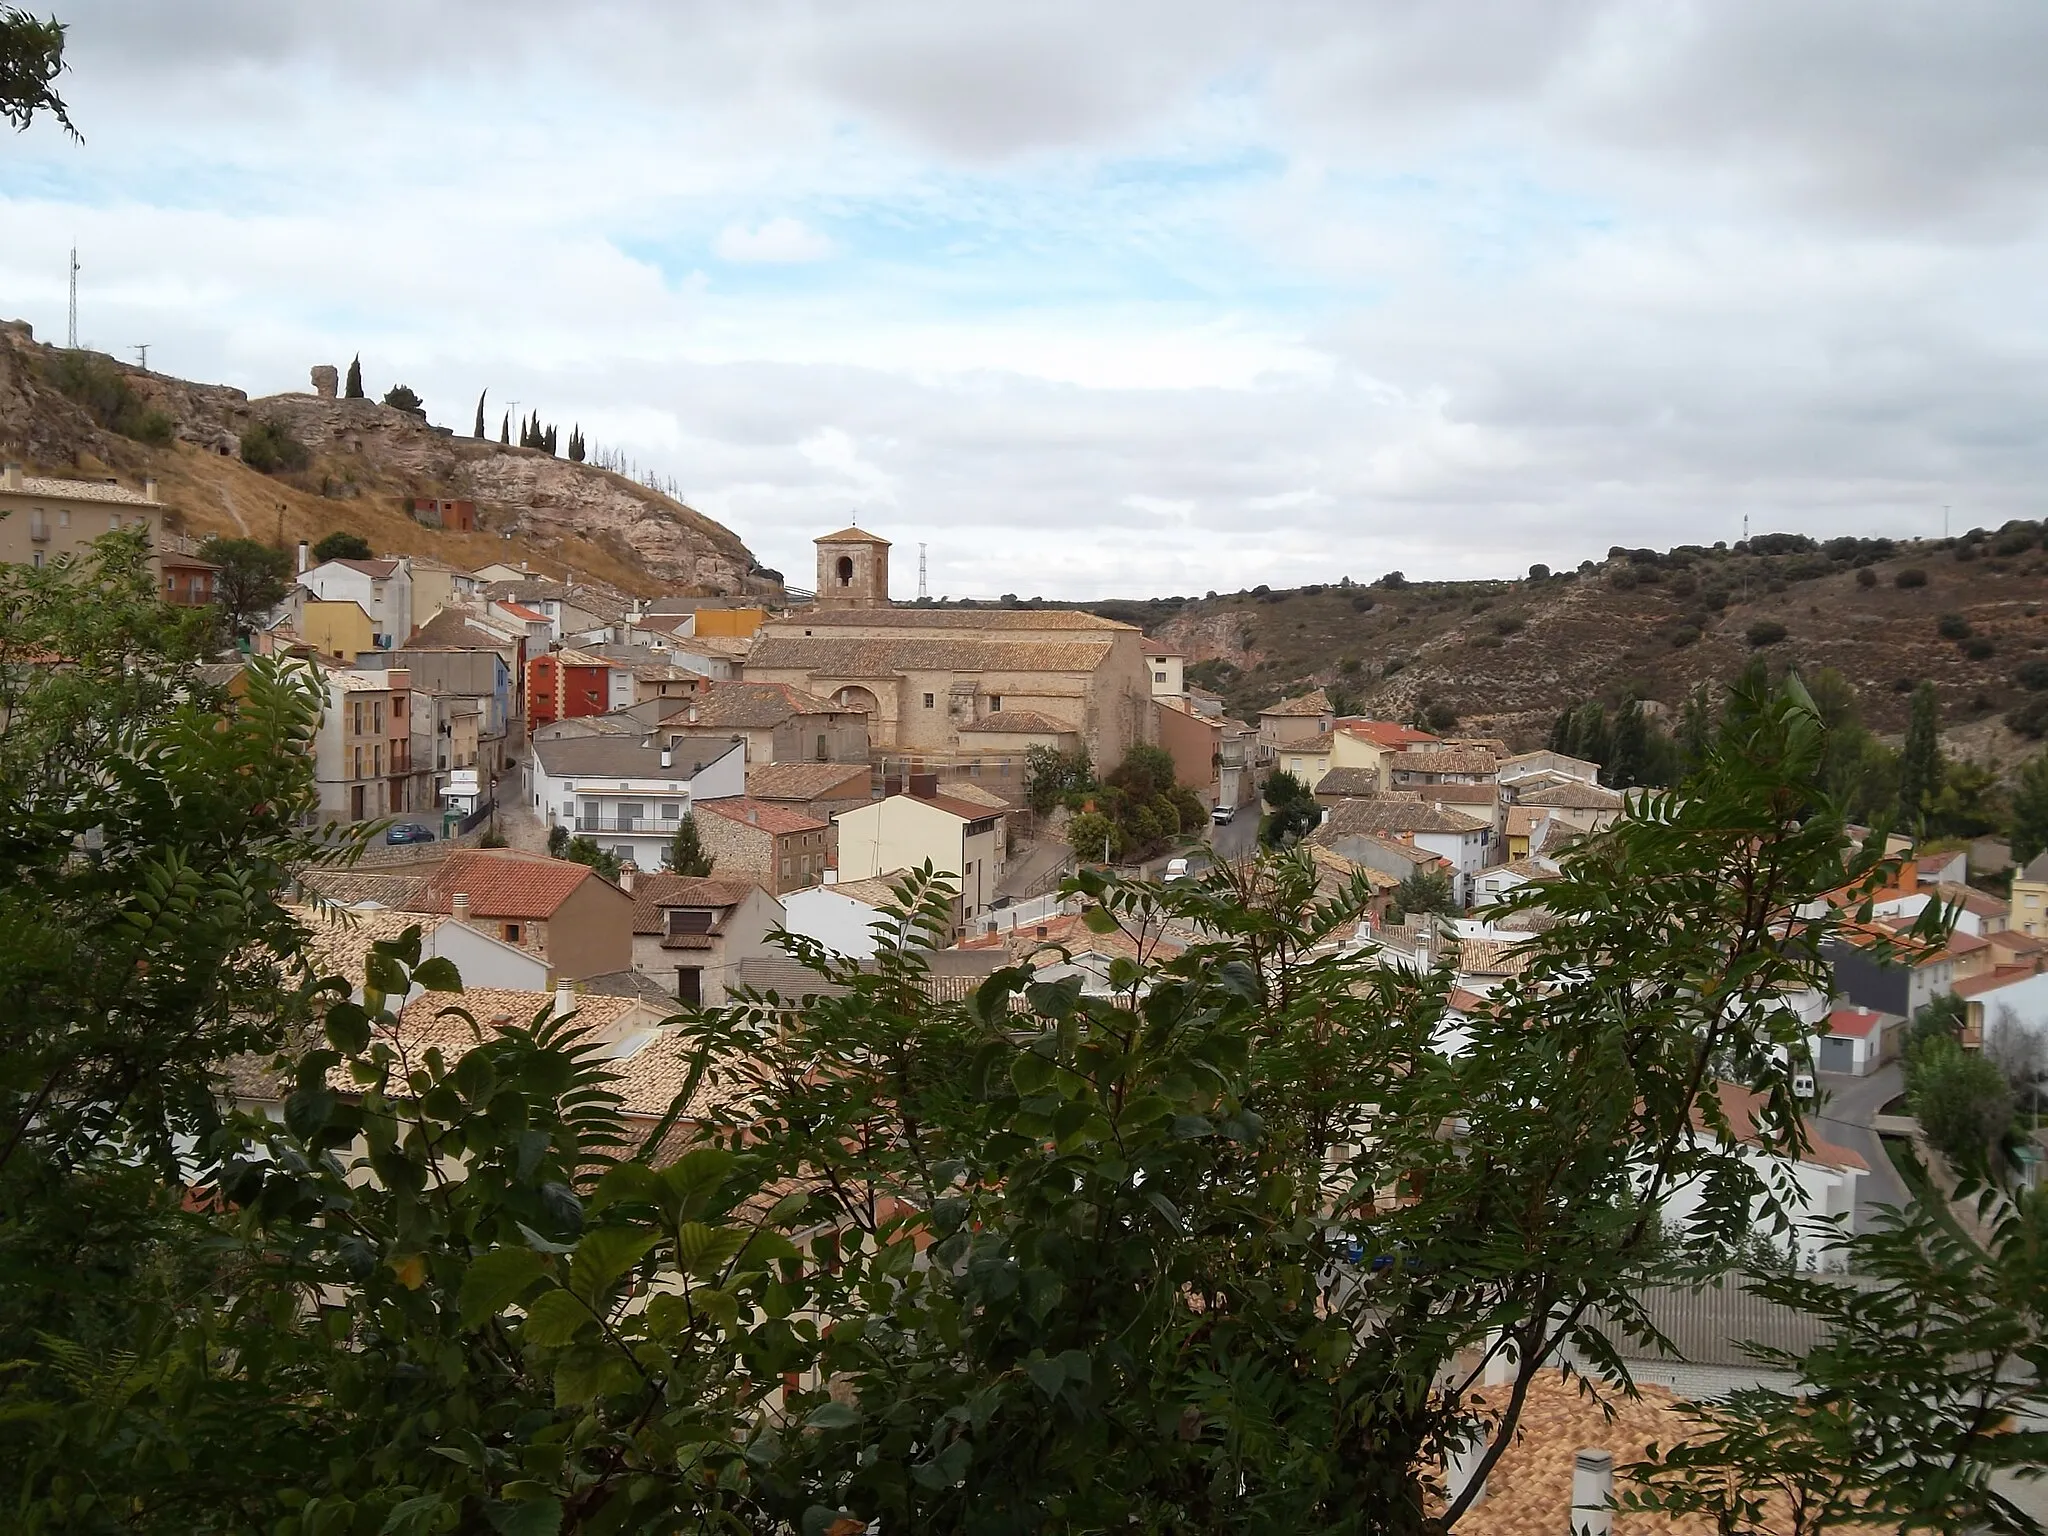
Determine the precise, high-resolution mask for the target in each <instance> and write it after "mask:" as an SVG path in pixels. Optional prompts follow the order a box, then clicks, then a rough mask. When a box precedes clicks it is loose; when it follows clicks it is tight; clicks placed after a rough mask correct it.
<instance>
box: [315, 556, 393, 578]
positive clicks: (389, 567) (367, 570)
mask: <svg viewBox="0 0 2048 1536" xmlns="http://www.w3.org/2000/svg"><path fill="white" fill-rule="evenodd" d="M326 563H327V564H329V565H345V566H347V567H348V568H349V569H350V570H352V571H354V572H356V573H357V574H358V575H362V576H368V577H371V578H372V579H374V580H377V581H383V580H384V579H385V578H386V577H388V576H390V575H392V574H393V573H394V572H395V571H397V569H398V562H397V561H396V560H329V561H327V562H326Z"/></svg>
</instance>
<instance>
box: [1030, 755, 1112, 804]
mask: <svg viewBox="0 0 2048 1536" xmlns="http://www.w3.org/2000/svg"><path fill="white" fill-rule="evenodd" d="M1094 787H1095V769H1094V766H1093V765H1092V764H1091V763H1090V762H1089V761H1088V749H1087V748H1086V747H1076V748H1074V749H1073V750H1072V751H1071V752H1062V751H1060V750H1059V748H1057V747H1026V748H1025V749H1024V801H1025V804H1027V805H1029V806H1030V807H1031V809H1032V810H1033V811H1034V812H1036V813H1037V814H1038V815H1040V816H1050V815H1051V814H1052V812H1053V808H1054V807H1055V806H1057V805H1059V804H1061V803H1062V802H1063V801H1065V800H1066V799H1067V798H1068V797H1069V796H1075V795H1081V794H1085V793H1087V792H1088V791H1089V790H1091V789H1093V788H1094Z"/></svg>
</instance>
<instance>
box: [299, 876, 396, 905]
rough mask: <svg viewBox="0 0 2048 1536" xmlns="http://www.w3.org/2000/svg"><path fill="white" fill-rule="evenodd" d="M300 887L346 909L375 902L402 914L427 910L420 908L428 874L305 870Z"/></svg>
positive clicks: (300, 880)
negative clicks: (400, 911) (395, 909)
mask: <svg viewBox="0 0 2048 1536" xmlns="http://www.w3.org/2000/svg"><path fill="white" fill-rule="evenodd" d="M298 886H299V889H300V890H302V891H304V892H306V893H307V894H308V895H311V896H320V897H324V898H326V899H327V900H328V901H333V902H339V903H340V904H341V905H342V906H345V907H353V906H355V905H357V904H358V903H361V902H366V901H374V902H376V903H377V904H378V905H379V906H385V907H395V908H398V909H400V910H402V911H408V912H421V911H425V910H427V909H426V908H425V907H423V906H422V905H421V903H422V902H423V901H425V899H426V892H427V877H426V876H425V875H394V874H380V873H378V872H376V871H374V870H367V869H302V870H300V871H299V873H298Z"/></svg>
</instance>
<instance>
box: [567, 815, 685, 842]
mask: <svg viewBox="0 0 2048 1536" xmlns="http://www.w3.org/2000/svg"><path fill="white" fill-rule="evenodd" d="M681 825H682V818H681V817H678V818H676V819H675V820H674V821H670V820H667V819H666V818H663V817H659V816H632V817H626V818H623V819H622V818H620V817H617V816H578V817H577V818H576V825H575V830H576V831H578V832H637V833H639V835H640V836H642V837H674V836H675V833H676V828H677V827H679V826H681Z"/></svg>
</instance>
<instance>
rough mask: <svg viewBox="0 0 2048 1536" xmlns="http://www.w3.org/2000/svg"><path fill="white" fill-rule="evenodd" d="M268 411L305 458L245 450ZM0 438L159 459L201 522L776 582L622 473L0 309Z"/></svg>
mask: <svg viewBox="0 0 2048 1536" xmlns="http://www.w3.org/2000/svg"><path fill="white" fill-rule="evenodd" d="M263 422H273V423H276V424H277V425H278V426H280V427H282V428H283V429H284V430H285V431H286V432H288V433H289V434H290V435H291V436H292V437H293V438H295V439H296V440H298V441H299V442H301V443H303V444H304V445H305V446H306V447H307V448H308V449H309V450H310V453H311V459H310V462H309V463H308V464H307V466H306V467H305V468H304V469H301V470H297V471H294V472H291V473H282V474H274V475H266V474H259V473H258V472H257V471H256V470H254V469H252V468H250V467H249V466H247V465H245V464H244V463H242V462H241V459H240V455H239V449H238V444H239V442H240V440H241V437H242V434H243V433H244V432H245V431H247V430H248V429H249V428H250V427H252V426H255V425H257V424H259V423H263ZM0 453H5V454H6V455H7V456H8V457H10V458H24V459H26V460H27V461H28V462H29V464H30V466H31V467H32V468H35V469H39V470H43V471H46V472H49V473H52V474H70V473H79V472H85V473H93V472H98V471H102V470H104V471H108V472H113V473H119V474H123V475H126V476H129V477H131V478H133V477H139V476H141V475H144V474H153V475H155V476H156V477H157V479H158V481H159V482H160V485H161V494H162V496H163V498H164V500H165V501H166V502H167V503H169V505H170V507H171V509H172V511H173V513H174V515H175V516H174V522H182V525H183V526H182V531H183V532H185V533H187V534H190V535H191V536H193V537H198V538H203V537H205V536H207V535H209V534H215V533H219V534H230V535H233V534H245V535H248V536H250V537H253V538H258V539H264V540H274V539H278V538H280V537H281V538H282V539H283V540H284V541H285V542H287V543H289V542H292V541H296V540H298V539H302V538H303V539H311V540H316V541H317V540H318V539H319V538H321V537H322V536H323V535H325V534H328V533H332V532H335V531H337V530H345V531H348V532H351V533H359V534H361V535H363V536H364V537H365V538H367V539H368V540H369V541H370V544H371V546H372V547H373V548H374V549H376V551H377V552H378V553H379V554H393V555H396V554H410V555H431V556H434V557H436V558H438V559H442V560H446V561H448V562H449V563H451V564H454V565H458V566H476V565H482V564H486V563H489V562H491V561H494V560H509V561H513V562H515V563H516V562H518V561H521V560H524V561H526V562H528V563H529V564H530V565H531V566H532V568H533V569H534V570H536V571H541V572H545V573H547V574H550V575H565V574H568V573H570V572H573V573H574V574H575V575H576V576H577V577H579V578H581V579H586V580H594V581H602V582H608V583H610V584H611V585H613V586H616V587H619V588H621V589H623V590H625V591H628V592H639V593H648V594H653V593H659V592H675V591H701V592H705V593H755V594H759V595H763V596H779V595H780V592H781V582H780V579H779V578H777V577H775V576H774V575H773V573H769V572H763V571H761V569H760V567H759V563H758V562H757V561H756V560H755V559H754V557H753V555H752V553H751V552H750V551H749V550H748V549H747V546H746V545H745V544H744V543H743V542H742V541H741V540H740V538H739V537H738V535H736V534H734V533H733V532H732V531H731V530H730V529H727V528H725V527H723V526H721V525H720V524H718V523H716V522H713V521H712V520H711V519H710V518H708V517H705V516H704V515H703V514H702V513H700V512H697V511H694V510H693V509H691V508H689V507H687V506H684V505H683V504H682V503H680V502H678V501H674V500H672V499H671V498H669V497H667V496H664V495H662V494H661V493H660V492H658V491H655V490H651V489H649V488H648V487H646V486H644V485H640V484H637V483H636V482H634V481H632V480H629V479H627V478H626V477H625V476H623V475H617V474H613V473H611V472H610V471H607V470H602V469H599V468H597V467H595V466H594V465H589V464H572V463H570V462H568V461H567V460H566V459H558V458H555V457H553V456H551V455H549V454H546V453H542V452H540V451H538V450H536V449H527V448H513V447H503V446H500V445H499V444H497V443H493V442H479V441H477V440H476V439H474V438H468V437H456V436H453V435H451V434H449V433H448V432H447V431H446V430H445V429H441V428H436V427H433V426H429V425H428V424H427V423H426V422H425V421H423V420H421V419H420V418H419V417H416V416H413V415H410V414H408V413H407V412H405V411H401V410H397V409H395V408H393V407H391V406H387V405H383V404H381V403H379V402H377V401H373V400H323V399H321V398H319V397H318V396H317V395H315V394H313V393H311V392H308V393H305V394H283V395H271V396H267V397H263V398H259V399H256V400H251V399H249V398H248V397H247V396H246V395H244V394H243V393H242V391H240V390H238V389H229V388H226V387H224V386H220V385H211V384H195V383H190V382H188V381H186V380H183V379H174V378H171V377H169V376H167V375H164V374H156V373H144V372H143V371H142V370H140V369H138V368H131V367H129V366H127V365H126V364H123V363H121V362H119V361H118V360H117V359H114V358H110V357H105V356H102V355H101V354H98V353H89V352H65V351H63V350H61V349H59V348H55V347H50V346H47V345H44V344H41V343H38V342H37V341H36V340H35V339H34V337H33V335H32V334H31V332H30V330H29V327H28V326H27V325H25V324H22V323H20V322H5V321H0ZM415 495H418V496H441V497H465V498H468V499H471V500H474V501H475V502H476V503H477V511H478V521H479V524H480V531H478V532H476V533H470V534H460V533H444V532H442V531H440V530H437V529H432V528H425V527H422V526H420V525H419V524H418V523H415V522H414V521H413V520H412V518H411V517H410V516H409V515H408V514H407V513H406V511H405V510H404V505H403V503H404V499H405V498H407V497H410V496H415Z"/></svg>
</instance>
